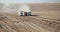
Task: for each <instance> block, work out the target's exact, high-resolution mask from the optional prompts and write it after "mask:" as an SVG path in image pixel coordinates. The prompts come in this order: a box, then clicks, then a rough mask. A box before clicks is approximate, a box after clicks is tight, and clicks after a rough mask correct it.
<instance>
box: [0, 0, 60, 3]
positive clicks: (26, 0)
mask: <svg viewBox="0 0 60 32" xmlns="http://www.w3.org/2000/svg"><path fill="white" fill-rule="evenodd" d="M35 2H60V0H0V3H35Z"/></svg>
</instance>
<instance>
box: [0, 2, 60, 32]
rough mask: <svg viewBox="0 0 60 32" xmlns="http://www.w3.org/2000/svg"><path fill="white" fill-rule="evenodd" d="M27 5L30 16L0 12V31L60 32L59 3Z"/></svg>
mask: <svg viewBox="0 0 60 32" xmlns="http://www.w3.org/2000/svg"><path fill="white" fill-rule="evenodd" d="M29 5H31V10H32V16H19V15H18V14H16V13H11V14H9V13H3V12H2V13H0V32H60V6H59V5H60V3H58V4H57V3H49V4H48V3H44V4H41V3H40V4H29Z"/></svg>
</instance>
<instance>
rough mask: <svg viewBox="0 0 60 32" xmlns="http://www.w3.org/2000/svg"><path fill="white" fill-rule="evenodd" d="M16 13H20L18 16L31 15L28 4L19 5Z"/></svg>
mask: <svg viewBox="0 0 60 32" xmlns="http://www.w3.org/2000/svg"><path fill="white" fill-rule="evenodd" d="M18 15H20V16H30V15H31V10H30V6H29V5H27V4H22V5H20V8H19V12H18Z"/></svg>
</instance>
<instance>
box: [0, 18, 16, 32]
mask: <svg viewBox="0 0 60 32" xmlns="http://www.w3.org/2000/svg"><path fill="white" fill-rule="evenodd" d="M3 18H4V17H3ZM3 18H0V22H1V25H2V26H3V28H4V29H6V30H8V31H9V32H16V31H15V30H13V29H11V28H10V27H9V26H8V25H7V24H6V23H4V22H5V20H3Z"/></svg>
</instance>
